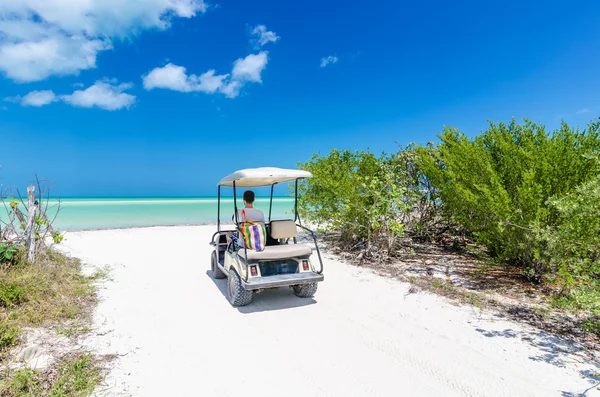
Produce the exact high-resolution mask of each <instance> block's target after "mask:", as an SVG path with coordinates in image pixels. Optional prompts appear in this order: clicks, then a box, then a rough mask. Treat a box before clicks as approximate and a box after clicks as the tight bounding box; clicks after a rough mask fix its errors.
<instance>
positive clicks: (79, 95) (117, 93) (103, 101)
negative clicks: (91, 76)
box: [60, 81, 136, 110]
mask: <svg viewBox="0 0 600 397" xmlns="http://www.w3.org/2000/svg"><path fill="white" fill-rule="evenodd" d="M131 87H133V84H131V83H123V84H119V85H112V84H109V83H105V82H104V81H96V83H95V84H94V85H93V86H91V87H88V88H87V89H85V90H77V91H75V92H74V93H72V94H71V95H63V96H61V97H60V99H61V100H63V101H64V102H66V103H68V104H70V105H72V106H76V107H82V108H92V107H94V106H97V107H99V108H101V109H104V110H118V109H122V108H129V107H130V106H131V105H133V104H134V103H135V99H136V98H135V96H134V95H131V94H127V93H125V92H123V91H125V90H128V89H129V88H131Z"/></svg>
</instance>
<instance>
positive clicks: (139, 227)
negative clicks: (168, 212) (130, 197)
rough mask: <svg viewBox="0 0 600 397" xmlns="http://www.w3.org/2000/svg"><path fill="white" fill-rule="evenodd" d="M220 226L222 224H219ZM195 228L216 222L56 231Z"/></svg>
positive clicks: (63, 231)
mask: <svg viewBox="0 0 600 397" xmlns="http://www.w3.org/2000/svg"><path fill="white" fill-rule="evenodd" d="M221 224H222V225H223V224H224V223H221ZM195 226H217V222H208V223H174V224H167V225H139V226H115V227H102V228H93V229H68V230H60V229H59V230H58V231H59V232H61V233H65V234H66V233H73V232H77V233H78V232H99V231H108V230H128V229H151V228H159V227H195Z"/></svg>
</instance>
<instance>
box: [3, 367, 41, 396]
mask: <svg viewBox="0 0 600 397" xmlns="http://www.w3.org/2000/svg"><path fill="white" fill-rule="evenodd" d="M40 383H41V382H40V374H39V372H37V371H36V370H33V369H30V368H21V369H19V370H17V371H15V373H14V374H13V376H12V378H10V379H7V380H6V381H5V382H4V383H2V385H0V395H2V396H7V397H13V396H14V397H17V396H19V397H37V396H40V395H42V387H41V385H40Z"/></svg>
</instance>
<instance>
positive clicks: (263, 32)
mask: <svg viewBox="0 0 600 397" xmlns="http://www.w3.org/2000/svg"><path fill="white" fill-rule="evenodd" d="M252 35H254V36H256V38H255V40H256V43H257V44H258V46H259V47H262V46H264V45H265V44H267V43H270V42H273V43H274V42H276V41H277V40H279V39H280V37H279V36H277V34H275V32H271V31H268V30H267V27H266V26H265V25H257V26H256V27H255V28H254V29H252Z"/></svg>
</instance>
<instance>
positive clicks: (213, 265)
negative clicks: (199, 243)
mask: <svg viewBox="0 0 600 397" xmlns="http://www.w3.org/2000/svg"><path fill="white" fill-rule="evenodd" d="M218 263H219V262H218V259H217V252H216V251H213V253H212V255H211V256H210V270H211V271H212V275H213V277H214V278H225V273H223V271H222V270H221V268H220V267H219V265H218Z"/></svg>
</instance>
